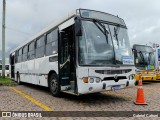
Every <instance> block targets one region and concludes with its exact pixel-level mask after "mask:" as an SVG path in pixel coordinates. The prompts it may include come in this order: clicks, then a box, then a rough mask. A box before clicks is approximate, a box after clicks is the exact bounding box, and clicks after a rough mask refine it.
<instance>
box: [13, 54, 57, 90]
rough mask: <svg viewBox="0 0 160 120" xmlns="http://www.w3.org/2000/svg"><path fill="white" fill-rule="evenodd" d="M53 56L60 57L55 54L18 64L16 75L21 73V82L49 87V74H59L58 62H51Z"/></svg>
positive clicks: (16, 65)
mask: <svg viewBox="0 0 160 120" xmlns="http://www.w3.org/2000/svg"><path fill="white" fill-rule="evenodd" d="M53 56H58V55H57V54H55V55H51V56H45V57H42V58H38V59H34V60H29V61H25V62H22V63H16V64H15V73H17V72H19V74H20V81H21V82H26V83H32V84H35V85H40V86H45V87H48V74H49V72H50V71H51V70H54V71H55V72H56V73H57V74H58V61H55V62H49V57H53ZM16 75H17V74H16ZM15 78H16V77H15Z"/></svg>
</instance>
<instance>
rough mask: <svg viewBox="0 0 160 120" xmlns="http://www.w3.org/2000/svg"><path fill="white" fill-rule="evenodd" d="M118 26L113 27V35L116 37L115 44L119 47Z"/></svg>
mask: <svg viewBox="0 0 160 120" xmlns="http://www.w3.org/2000/svg"><path fill="white" fill-rule="evenodd" d="M118 28H119V26H117V29H116V28H115V27H114V37H115V38H116V40H117V46H118V47H119V40H118Z"/></svg>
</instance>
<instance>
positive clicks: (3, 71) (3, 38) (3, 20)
mask: <svg viewBox="0 0 160 120" xmlns="http://www.w3.org/2000/svg"><path fill="white" fill-rule="evenodd" d="M2 15H3V17H2V77H3V78H5V17H6V1H5V0H3V14H2Z"/></svg>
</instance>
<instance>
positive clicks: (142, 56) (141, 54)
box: [139, 51, 147, 65]
mask: <svg viewBox="0 0 160 120" xmlns="http://www.w3.org/2000/svg"><path fill="white" fill-rule="evenodd" d="M139 53H140V56H141V59H142V61H143V62H144V65H147V62H145V59H144V55H143V53H142V51H139Z"/></svg>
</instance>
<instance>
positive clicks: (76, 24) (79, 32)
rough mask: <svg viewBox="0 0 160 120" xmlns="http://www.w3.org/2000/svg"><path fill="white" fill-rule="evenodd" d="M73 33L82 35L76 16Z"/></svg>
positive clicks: (79, 21)
mask: <svg viewBox="0 0 160 120" xmlns="http://www.w3.org/2000/svg"><path fill="white" fill-rule="evenodd" d="M75 35H76V36H82V29H81V20H80V19H79V18H77V17H76V18H75Z"/></svg>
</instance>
